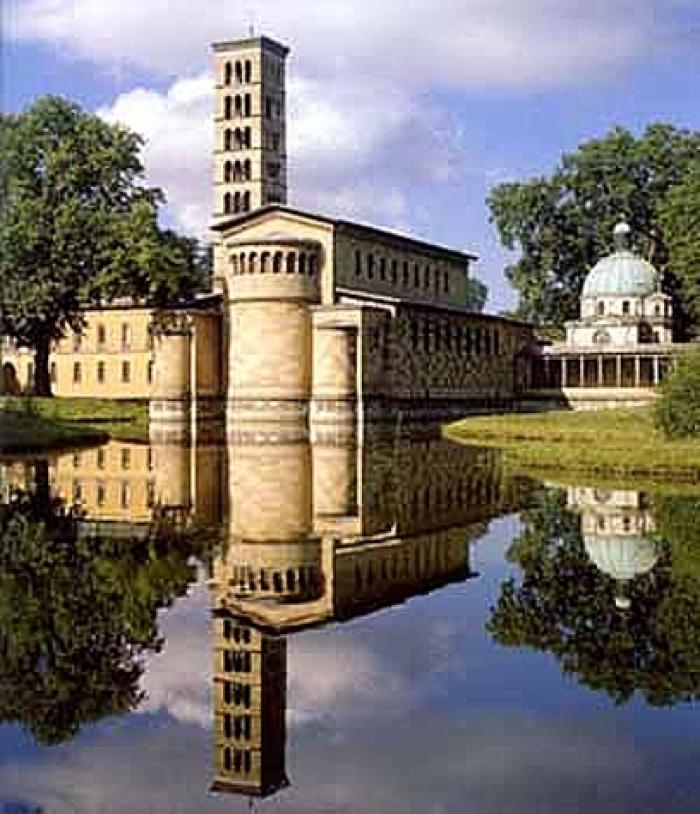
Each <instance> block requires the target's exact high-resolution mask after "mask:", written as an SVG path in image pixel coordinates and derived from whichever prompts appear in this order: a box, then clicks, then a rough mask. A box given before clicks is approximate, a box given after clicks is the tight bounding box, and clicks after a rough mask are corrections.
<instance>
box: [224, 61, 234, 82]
mask: <svg viewBox="0 0 700 814" xmlns="http://www.w3.org/2000/svg"><path fill="white" fill-rule="evenodd" d="M232 76H233V70H232V69H231V63H230V62H225V63H224V85H230V84H231V77H232Z"/></svg>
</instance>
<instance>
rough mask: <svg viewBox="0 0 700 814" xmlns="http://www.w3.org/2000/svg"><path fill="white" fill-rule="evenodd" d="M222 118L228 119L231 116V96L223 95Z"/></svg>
mask: <svg viewBox="0 0 700 814" xmlns="http://www.w3.org/2000/svg"><path fill="white" fill-rule="evenodd" d="M224 118H225V119H230V118H231V97H230V96H224Z"/></svg>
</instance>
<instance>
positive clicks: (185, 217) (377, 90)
mask: <svg viewBox="0 0 700 814" xmlns="http://www.w3.org/2000/svg"><path fill="white" fill-rule="evenodd" d="M326 90H327V89H326ZM387 100H390V101H391V104H387ZM289 101H290V114H289V118H290V123H289V142H290V143H289V145H288V153H289V155H290V156H291V157H292V161H291V168H290V188H291V190H292V193H291V197H290V203H293V204H296V205H299V206H302V207H305V208H308V209H311V210H316V211H323V212H326V213H328V214H338V215H343V216H345V217H352V218H358V219H364V220H369V221H372V222H378V223H383V224H385V225H393V226H395V227H396V226H403V227H404V228H408V227H409V224H410V205H409V200H410V197H411V190H412V188H413V187H414V186H416V185H425V184H428V185H445V184H449V183H451V182H452V181H453V179H454V178H456V177H457V175H458V171H457V167H458V165H459V162H460V158H459V155H460V152H459V145H458V142H457V139H456V138H455V136H454V135H452V134H451V133H450V129H449V127H448V125H447V123H446V117H445V115H444V114H443V113H441V112H440V110H438V109H434V108H429V107H428V106H427V105H423V106H420V105H419V104H418V103H417V102H416V100H415V99H414V98H413V97H411V96H410V95H408V94H405V93H401V92H400V91H392V92H390V91H389V90H388V89H386V88H381V87H376V86H374V87H370V86H363V85H362V84H358V83H355V82H342V83H339V84H338V85H337V86H336V87H334V88H333V92H332V93H327V92H324V87H323V85H322V84H321V83H320V82H318V81H313V80H308V79H303V78H301V79H295V80H293V81H292V82H291V83H290V88H289ZM212 106H213V101H212V87H211V77H210V76H209V74H207V73H203V74H200V75H198V76H196V77H193V78H189V79H179V80H176V81H175V82H173V83H172V84H171V85H170V87H169V88H168V89H167V90H165V91H164V92H162V93H160V92H158V91H155V90H151V89H148V88H143V87H139V88H136V89H133V90H130V91H128V92H126V93H123V94H120V95H119V96H118V97H117V99H116V100H115V101H114V102H113V103H112V104H111V105H109V106H108V107H104V108H102V109H100V110H99V111H98V112H99V114H100V115H101V116H103V117H104V118H105V119H107V120H108V121H112V122H115V121H116V122H120V123H122V124H125V125H127V126H128V127H130V128H131V129H133V130H136V131H137V132H139V133H141V134H142V135H143V136H144V138H145V140H146V145H145V148H144V162H145V165H146V168H147V172H148V178H149V181H150V183H152V184H154V185H156V186H160V187H162V188H163V189H164V190H165V192H166V196H167V199H168V201H169V205H170V206H169V211H170V214H171V216H172V218H173V219H174V221H175V224H176V225H177V226H178V227H179V228H180V229H182V230H184V231H186V232H190V233H196V234H200V235H203V234H205V232H206V227H207V224H208V222H209V218H210V212H211V172H212V162H211V149H212V144H211V139H212V127H211V120H212ZM428 112H429V115H426V114H427V113H428Z"/></svg>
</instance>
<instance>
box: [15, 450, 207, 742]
mask: <svg viewBox="0 0 700 814" xmlns="http://www.w3.org/2000/svg"><path fill="white" fill-rule="evenodd" d="M37 466H38V471H37V478H36V480H37V488H36V490H34V491H31V492H30V491H20V492H16V493H15V494H13V495H12V498H11V500H10V502H9V503H7V504H0V655H1V656H2V657H1V658H0V723H9V722H17V723H20V724H21V725H23V726H24V727H25V728H26V729H27V730H28V731H30V732H31V733H32V735H33V736H34V738H35V739H36V740H37V741H38V742H39V743H42V744H57V743H61V742H63V741H65V740H68V739H70V738H72V737H73V736H74V735H75V734H76V733H77V732H78V731H79V729H80V728H81V727H82V726H84V725H86V724H88V723H92V722H95V721H98V720H100V719H101V718H104V717H105V716H109V715H117V714H122V713H125V712H128V711H130V710H132V709H134V708H135V707H136V706H137V705H138V704H139V702H140V700H141V698H142V692H141V689H140V686H139V685H140V678H141V675H142V673H143V669H144V657H145V656H146V655H147V654H148V653H151V652H157V651H158V650H159V649H160V647H161V646H162V643H163V640H162V637H161V635H160V633H159V630H158V619H157V612H158V609H159V608H161V607H164V606H166V605H168V604H170V603H171V602H172V601H173V599H174V598H175V597H177V596H181V595H182V594H184V593H185V591H186V590H187V587H188V585H189V584H190V583H191V581H192V580H193V579H194V578H195V568H194V566H193V565H192V564H191V560H190V558H191V557H192V556H193V555H197V554H199V553H200V552H201V550H202V548H201V544H200V542H199V540H200V538H199V537H194V536H193V535H189V534H187V533H186V532H175V531H174V529H173V528H172V527H170V526H168V525H167V524H166V523H162V524H156V525H154V526H153V528H152V529H151V532H150V535H149V536H148V538H147V539H143V538H139V539H129V538H128V537H124V536H118V537H110V536H107V535H105V534H101V533H100V532H99V531H98V532H91V533H86V529H85V527H81V519H80V516H79V514H78V513H76V512H75V511H74V510H72V509H70V508H68V507H66V506H65V505H63V504H62V503H61V501H60V500H58V499H56V498H52V497H51V496H50V494H49V488H48V469H47V465H46V463H45V462H40V463H39V464H38V465H37Z"/></svg>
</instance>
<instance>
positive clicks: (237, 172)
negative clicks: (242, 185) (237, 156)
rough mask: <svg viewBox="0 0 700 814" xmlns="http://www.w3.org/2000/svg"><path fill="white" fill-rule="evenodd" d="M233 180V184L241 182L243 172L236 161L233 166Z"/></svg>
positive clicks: (239, 163)
mask: <svg viewBox="0 0 700 814" xmlns="http://www.w3.org/2000/svg"><path fill="white" fill-rule="evenodd" d="M233 180H234V182H238V181H242V180H243V171H242V169H241V162H240V161H236V163H235V164H234V165H233Z"/></svg>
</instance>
